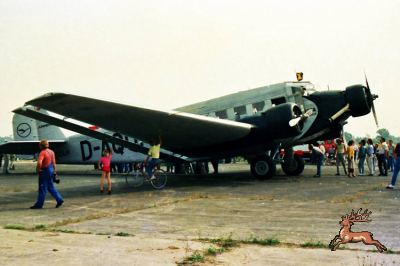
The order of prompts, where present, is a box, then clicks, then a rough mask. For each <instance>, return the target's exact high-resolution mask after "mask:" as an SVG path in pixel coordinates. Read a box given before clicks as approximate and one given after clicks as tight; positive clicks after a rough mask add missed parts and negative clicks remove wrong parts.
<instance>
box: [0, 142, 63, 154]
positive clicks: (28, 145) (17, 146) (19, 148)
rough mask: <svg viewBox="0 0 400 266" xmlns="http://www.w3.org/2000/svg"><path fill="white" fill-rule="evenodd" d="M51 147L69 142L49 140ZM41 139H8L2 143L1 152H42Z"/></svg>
mask: <svg viewBox="0 0 400 266" xmlns="http://www.w3.org/2000/svg"><path fill="white" fill-rule="evenodd" d="M48 142H49V146H50V148H55V147H58V146H61V145H63V144H65V143H67V141H66V140H49V141H48ZM39 143H40V141H8V142H6V143H3V144H1V145H0V154H20V155H31V154H32V155H33V154H35V153H37V152H40V148H39Z"/></svg>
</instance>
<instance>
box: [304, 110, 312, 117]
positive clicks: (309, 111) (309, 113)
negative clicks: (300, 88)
mask: <svg viewBox="0 0 400 266" xmlns="http://www.w3.org/2000/svg"><path fill="white" fill-rule="evenodd" d="M312 114H313V109H309V110H308V111H307V112H306V113H305V114H304V115H305V116H306V117H309V116H310V115H312Z"/></svg>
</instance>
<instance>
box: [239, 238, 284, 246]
mask: <svg viewBox="0 0 400 266" xmlns="http://www.w3.org/2000/svg"><path fill="white" fill-rule="evenodd" d="M245 243H251V244H258V245H263V246H275V245H279V244H280V243H281V241H280V240H279V239H278V238H276V237H272V238H264V239H258V238H257V237H253V238H251V239H250V240H247V241H245Z"/></svg>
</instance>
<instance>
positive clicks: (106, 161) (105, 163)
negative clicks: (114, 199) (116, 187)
mask: <svg viewBox="0 0 400 266" xmlns="http://www.w3.org/2000/svg"><path fill="white" fill-rule="evenodd" d="M112 151H113V150H112V149H111V150H104V151H103V157H101V158H100V160H99V171H103V172H102V174H101V182H100V193H103V184H104V179H105V177H106V174H107V182H108V195H110V194H111V174H110V161H111V156H112ZM100 164H102V166H101V165H100Z"/></svg>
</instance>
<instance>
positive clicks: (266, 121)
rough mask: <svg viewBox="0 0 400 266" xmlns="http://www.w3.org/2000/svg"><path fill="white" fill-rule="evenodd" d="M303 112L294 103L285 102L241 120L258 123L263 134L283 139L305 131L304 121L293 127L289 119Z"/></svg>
mask: <svg viewBox="0 0 400 266" xmlns="http://www.w3.org/2000/svg"><path fill="white" fill-rule="evenodd" d="M301 114H302V112H301V109H300V107H299V106H298V105H296V104H294V103H283V104H279V105H277V106H275V107H272V108H270V109H268V110H267V111H265V112H263V113H262V114H261V115H258V116H252V117H246V118H243V119H241V120H239V121H240V122H243V123H248V124H253V125H256V126H257V127H259V128H261V129H262V130H263V134H264V135H266V136H267V137H270V138H272V139H283V138H290V137H295V136H298V135H299V134H300V133H302V132H303V127H304V122H303V121H302V120H301V121H300V122H299V123H298V124H297V125H296V126H294V127H291V126H290V125H289V121H290V120H292V119H294V118H297V117H299V116H301Z"/></svg>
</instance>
